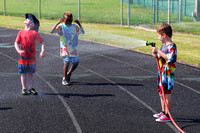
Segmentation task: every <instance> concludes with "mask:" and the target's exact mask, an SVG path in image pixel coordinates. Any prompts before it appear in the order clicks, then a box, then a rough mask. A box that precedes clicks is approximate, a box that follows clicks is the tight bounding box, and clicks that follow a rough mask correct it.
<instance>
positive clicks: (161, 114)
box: [153, 112, 165, 118]
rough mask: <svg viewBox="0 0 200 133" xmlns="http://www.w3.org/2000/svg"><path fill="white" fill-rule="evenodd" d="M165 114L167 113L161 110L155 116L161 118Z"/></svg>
mask: <svg viewBox="0 0 200 133" xmlns="http://www.w3.org/2000/svg"><path fill="white" fill-rule="evenodd" d="M163 115H165V114H163V112H160V113H158V114H154V115H153V117H155V118H160V117H162V116H163Z"/></svg>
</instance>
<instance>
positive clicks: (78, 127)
mask: <svg viewBox="0 0 200 133" xmlns="http://www.w3.org/2000/svg"><path fill="white" fill-rule="evenodd" d="M36 75H37V76H38V77H39V78H40V79H41V80H43V82H45V83H46V84H47V85H48V86H49V87H50V88H51V89H52V90H53V91H54V92H55V93H56V94H57V96H58V98H59V99H60V101H61V102H62V104H63V105H64V106H65V108H66V110H67V112H68V113H69V116H70V117H71V119H72V121H73V123H74V126H75V128H76V131H77V133H82V130H81V127H80V126H79V124H78V122H77V120H76V117H75V116H74V113H73V112H72V110H71V108H70V107H69V105H68V104H67V102H65V100H64V98H63V97H62V96H60V95H59V93H58V91H56V89H55V88H54V87H53V86H52V85H51V84H50V83H49V82H47V81H46V80H45V79H44V78H43V77H42V76H40V75H39V74H38V73H36Z"/></svg>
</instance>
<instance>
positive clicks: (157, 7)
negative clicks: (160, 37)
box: [156, 0, 159, 23]
mask: <svg viewBox="0 0 200 133" xmlns="http://www.w3.org/2000/svg"><path fill="white" fill-rule="evenodd" d="M156 9H157V23H158V22H159V0H157V6H156Z"/></svg>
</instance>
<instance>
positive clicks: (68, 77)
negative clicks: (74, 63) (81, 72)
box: [67, 74, 71, 84]
mask: <svg viewBox="0 0 200 133" xmlns="http://www.w3.org/2000/svg"><path fill="white" fill-rule="evenodd" d="M70 78H71V74H67V83H68V84H70Z"/></svg>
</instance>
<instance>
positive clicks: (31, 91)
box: [29, 88, 38, 95]
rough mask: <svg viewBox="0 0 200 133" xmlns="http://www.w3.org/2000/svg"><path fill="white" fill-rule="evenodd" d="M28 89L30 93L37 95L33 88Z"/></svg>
mask: <svg viewBox="0 0 200 133" xmlns="http://www.w3.org/2000/svg"><path fill="white" fill-rule="evenodd" d="M29 91H30V93H32V94H33V95H37V94H38V93H37V91H36V90H35V89H34V88H31V89H30V90H29Z"/></svg>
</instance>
